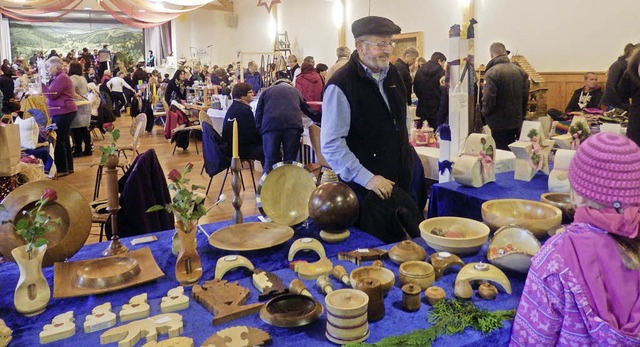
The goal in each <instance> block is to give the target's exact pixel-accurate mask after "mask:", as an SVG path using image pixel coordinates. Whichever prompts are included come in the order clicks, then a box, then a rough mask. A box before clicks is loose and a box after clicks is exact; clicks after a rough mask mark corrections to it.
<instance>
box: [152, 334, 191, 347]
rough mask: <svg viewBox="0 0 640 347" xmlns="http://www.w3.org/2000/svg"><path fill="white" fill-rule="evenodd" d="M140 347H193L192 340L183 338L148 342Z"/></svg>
mask: <svg viewBox="0 0 640 347" xmlns="http://www.w3.org/2000/svg"><path fill="white" fill-rule="evenodd" d="M142 347H193V339H192V338H190V337H185V336H178V337H172V338H170V339H166V340H162V341H159V342H158V341H149V342H147V343H145V344H144V345H142Z"/></svg>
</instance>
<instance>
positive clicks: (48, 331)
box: [40, 311, 76, 344]
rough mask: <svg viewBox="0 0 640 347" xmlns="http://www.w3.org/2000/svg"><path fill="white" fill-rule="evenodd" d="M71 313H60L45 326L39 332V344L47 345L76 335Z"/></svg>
mask: <svg viewBox="0 0 640 347" xmlns="http://www.w3.org/2000/svg"><path fill="white" fill-rule="evenodd" d="M74 320H75V319H74V318H73V311H68V312H65V313H61V314H59V315H57V316H55V317H53V319H52V320H51V324H46V325H45V326H44V327H43V328H42V331H41V332H40V343H41V344H44V343H49V342H53V341H58V340H62V339H66V338H68V337H71V336H73V335H74V334H75V333H76V324H75V323H74Z"/></svg>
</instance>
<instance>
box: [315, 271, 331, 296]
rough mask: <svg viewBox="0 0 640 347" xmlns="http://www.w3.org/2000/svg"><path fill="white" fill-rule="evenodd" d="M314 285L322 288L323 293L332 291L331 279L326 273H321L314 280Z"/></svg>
mask: <svg viewBox="0 0 640 347" xmlns="http://www.w3.org/2000/svg"><path fill="white" fill-rule="evenodd" d="M316 285H317V286H318V287H319V288H320V289H321V290H322V292H323V293H324V294H329V293H331V292H332V291H333V287H332V286H331V281H329V277H328V276H327V275H322V276H320V277H318V279H317V280H316Z"/></svg>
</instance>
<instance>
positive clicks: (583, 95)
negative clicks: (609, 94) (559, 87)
mask: <svg viewBox="0 0 640 347" xmlns="http://www.w3.org/2000/svg"><path fill="white" fill-rule="evenodd" d="M601 98H602V88H600V86H599V85H598V76H596V74H595V73H593V72H587V73H586V74H584V86H583V87H582V88H578V89H576V90H575V91H574V92H573V95H572V96H571V100H569V103H568V104H567V108H566V109H565V112H566V113H569V112H575V111H581V110H582V109H583V108H598V106H600V99H601Z"/></svg>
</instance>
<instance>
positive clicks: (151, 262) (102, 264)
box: [53, 247, 164, 298]
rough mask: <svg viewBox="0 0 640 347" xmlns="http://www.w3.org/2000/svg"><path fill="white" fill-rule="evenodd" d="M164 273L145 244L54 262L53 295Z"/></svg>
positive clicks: (100, 289) (110, 287)
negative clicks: (115, 252)
mask: <svg viewBox="0 0 640 347" xmlns="http://www.w3.org/2000/svg"><path fill="white" fill-rule="evenodd" d="M162 276H164V272H162V270H160V268H159V267H158V264H157V263H156V260H155V259H154V258H153V254H151V250H150V249H149V247H145V248H141V249H137V250H135V251H131V252H129V253H124V254H119V255H114V256H111V257H105V258H98V259H89V260H83V261H76V262H59V263H55V265H54V268H53V297H54V298H69V297H75V296H87V295H92V294H100V293H107V292H112V291H116V290H119V289H122V288H127V287H131V286H134V285H137V284H141V283H145V282H149V281H152V280H154V279H156V278H159V277H162Z"/></svg>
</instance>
